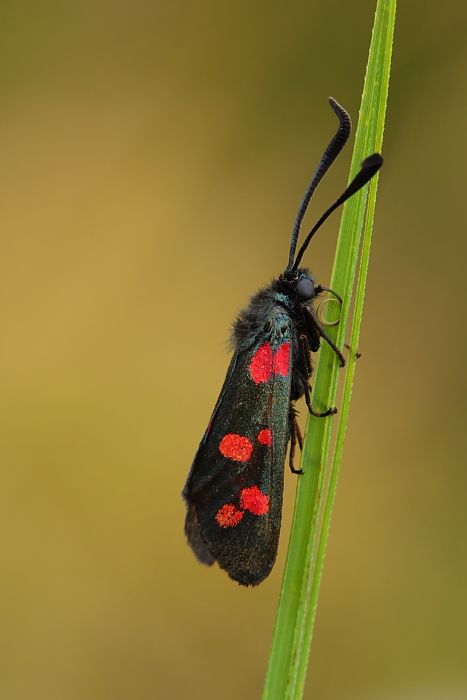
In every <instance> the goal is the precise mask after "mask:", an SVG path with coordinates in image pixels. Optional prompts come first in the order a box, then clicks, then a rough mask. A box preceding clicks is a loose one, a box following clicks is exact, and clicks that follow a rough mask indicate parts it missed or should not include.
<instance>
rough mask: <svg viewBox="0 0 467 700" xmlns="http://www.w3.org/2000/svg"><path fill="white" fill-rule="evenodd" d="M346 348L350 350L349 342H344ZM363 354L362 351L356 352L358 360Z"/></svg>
mask: <svg viewBox="0 0 467 700" xmlns="http://www.w3.org/2000/svg"><path fill="white" fill-rule="evenodd" d="M344 348H347V350H350V345H348V344H347V343H344ZM361 356H362V353H361V352H356V353H355V359H356V360H358V358H359V357H361Z"/></svg>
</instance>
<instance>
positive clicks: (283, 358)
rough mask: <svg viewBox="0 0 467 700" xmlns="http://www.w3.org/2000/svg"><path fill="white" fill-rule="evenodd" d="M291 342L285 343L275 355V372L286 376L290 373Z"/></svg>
mask: <svg viewBox="0 0 467 700" xmlns="http://www.w3.org/2000/svg"><path fill="white" fill-rule="evenodd" d="M289 356H290V343H283V344H282V345H281V346H280V348H279V350H278V351H277V352H276V354H275V355H274V372H275V373H276V374H280V375H282V376H283V377H286V376H287V375H288V373H289Z"/></svg>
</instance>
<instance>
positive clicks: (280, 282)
mask: <svg viewBox="0 0 467 700" xmlns="http://www.w3.org/2000/svg"><path fill="white" fill-rule="evenodd" d="M315 296H316V291H315V283H314V280H313V277H312V276H311V274H310V272H309V270H307V269H306V268H299V269H298V270H295V271H293V272H291V271H288V270H286V271H285V272H284V273H282V274H281V275H280V276H279V277H277V278H276V279H275V280H273V281H272V282H271V284H270V285H268V286H267V287H263V288H262V289H260V290H259V291H258V292H256V294H254V295H253V296H252V297H251V299H250V302H249V304H248V306H247V307H246V308H244V309H242V310H241V311H240V312H239V314H238V316H237V319H236V321H235V323H234V325H233V333H232V339H231V341H232V342H231V345H232V347H233V348H236V349H239V348H240V347H243V348H246V347H249V346H250V345H251V344H253V343H254V342H256V341H257V339H258V338H259V337H261V336H262V335H263V334H268V333H271V332H273V334H274V335H275V334H276V333H277V334H278V335H279V336H280V334H281V332H282V328H283V327H284V328H285V327H286V326H289V325H290V324H291V323H292V324H293V325H297V324H298V325H300V324H301V323H302V319H303V307H304V306H308V305H309V303H310V302H311V301H312V300H313V298H314V297H315Z"/></svg>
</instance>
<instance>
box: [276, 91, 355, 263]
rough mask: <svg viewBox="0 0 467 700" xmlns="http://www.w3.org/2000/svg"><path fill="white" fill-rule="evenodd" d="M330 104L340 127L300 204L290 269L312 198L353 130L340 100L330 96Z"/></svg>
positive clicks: (293, 233)
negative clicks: (337, 100)
mask: <svg viewBox="0 0 467 700" xmlns="http://www.w3.org/2000/svg"><path fill="white" fill-rule="evenodd" d="M329 104H330V105H331V107H332V109H333V110H334V112H335V113H336V114H337V116H338V118H339V128H338V130H337V132H336V135H335V136H334V138H333V139H332V141H331V143H330V144H329V146H328V147H327V148H326V150H325V151H324V153H323V157H322V158H321V160H320V162H319V165H318V167H317V168H316V172H315V174H314V175H313V177H312V179H311V182H310V184H309V185H308V188H307V190H306V192H305V195H304V197H303V200H302V203H301V204H300V208H299V210H298V213H297V218H296V219H295V224H294V227H293V231H292V240H291V241H290V255H289V264H288V266H287V269H288V270H290V269H292V266H293V261H294V257H295V250H296V248H297V242H298V236H299V233H300V228H301V225H302V222H303V218H304V216H305V214H306V210H307V208H308V205H309V203H310V199H311V198H312V196H313V193H314V191H315V189H316V188H317V187H318V185H319V183H320V182H321V180H322V179H323V177H324V176H325V175H326V173H327V171H328V170H329V168H330V167H331V165H332V164H333V163H334V161H335V160H336V158H337V156H338V155H339V153H340V152H341V151H342V149H343V148H344V146H345V144H346V143H347V139H348V138H349V136H350V132H351V130H352V122H351V121H350V116H349V115H348V113H347V112H346V111H345V109H344V108H343V107H341V105H340V104H339V103H338V102H336V100H335V99H334V98H333V97H330V98H329Z"/></svg>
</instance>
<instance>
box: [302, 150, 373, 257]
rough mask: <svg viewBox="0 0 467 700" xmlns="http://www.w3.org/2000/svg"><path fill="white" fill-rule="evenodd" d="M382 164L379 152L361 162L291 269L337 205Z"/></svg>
mask: <svg viewBox="0 0 467 700" xmlns="http://www.w3.org/2000/svg"><path fill="white" fill-rule="evenodd" d="M382 165H383V158H382V156H380V154H379V153H373V155H371V156H368V158H365V160H363V161H362V162H361V163H360V168H361V170H360V171H359V172H358V173H357V174H356V176H355V177H354V179H353V180H352V182H351V183H350V185H349V186H348V187H347V189H346V190H345V191H344V192H343V193H342V194H341V196H340V197H339V198H338V199H336V201H335V202H334V204H331V206H330V207H329V209H326V211H325V212H324V214H323V215H322V217H321V218H320V219H319V220H318V221H317V222H316V224H315V225H314V226H313V228H312V229H311V231H310V233H309V234H308V236H307V237H306V238H305V240H304V241H303V244H302V247H301V248H300V250H299V251H298V253H297V257H296V258H295V262H294V263H293V265H292V267H291V268H290V269H292V270H296V269H297V267H298V266H299V264H300V261H301V259H302V257H303V253H304V252H305V250H306V249H307V248H308V244H309V243H310V241H311V239H312V237H313V236H314V235H315V233H316V231H317V230H318V229H319V228H320V227H321V226H322V225H323V224H324V222H325V221H326V219H327V218H328V217H329V216H330V215H331V214H332V212H333V211H334V210H335V209H337V207H340V205H341V204H344V202H345V201H346V200H347V199H349V197H352V195H354V194H355V193H356V192H358V190H361V188H362V187H364V186H365V185H366V184H367V182H369V181H370V180H371V178H372V177H373V176H374V175H376V173H377V172H378V170H379V169H380V168H381V166H382Z"/></svg>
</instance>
